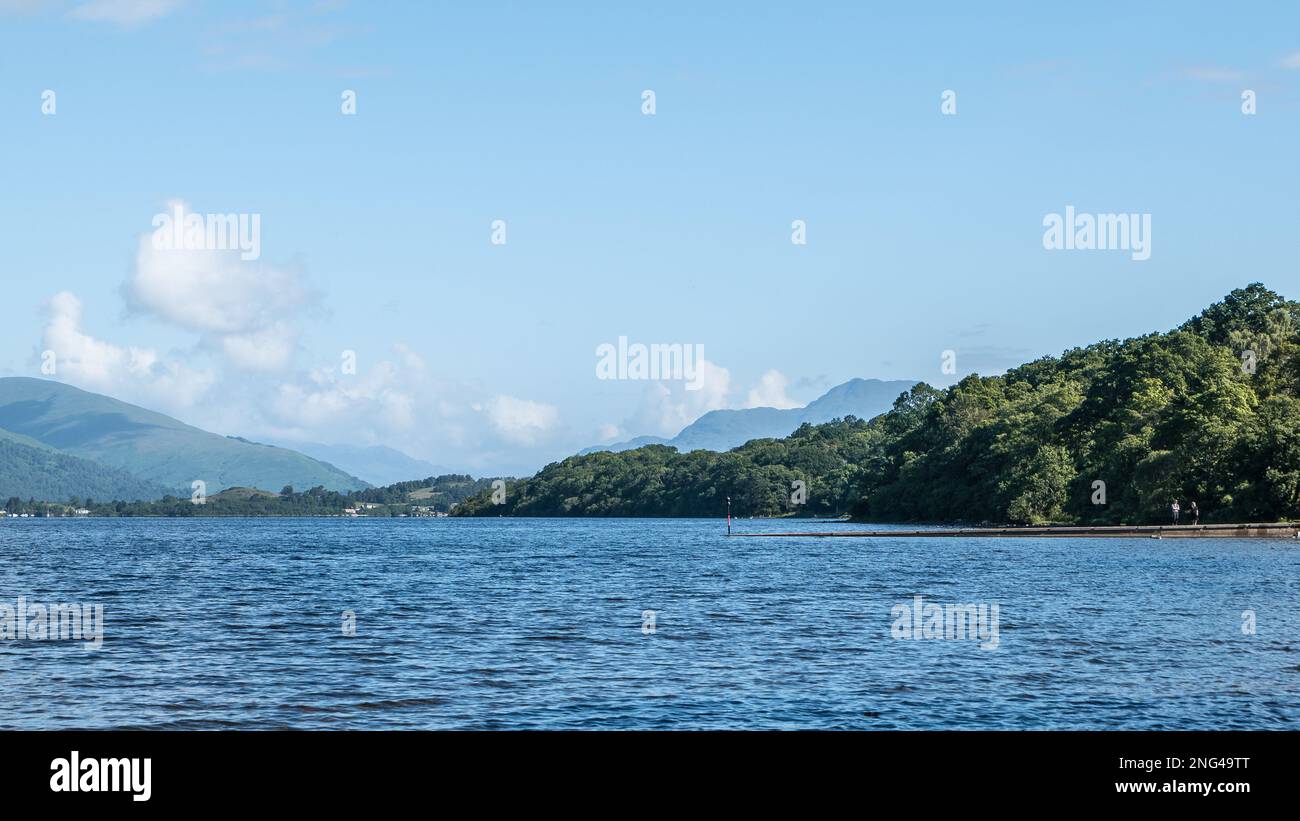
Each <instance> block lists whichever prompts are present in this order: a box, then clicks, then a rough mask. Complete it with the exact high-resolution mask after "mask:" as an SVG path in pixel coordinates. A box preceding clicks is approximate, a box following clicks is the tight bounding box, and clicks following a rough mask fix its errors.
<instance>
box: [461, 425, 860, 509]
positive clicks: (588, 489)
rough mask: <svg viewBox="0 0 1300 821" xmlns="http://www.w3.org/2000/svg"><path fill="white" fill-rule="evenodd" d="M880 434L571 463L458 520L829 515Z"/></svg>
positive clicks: (838, 433) (793, 438)
mask: <svg viewBox="0 0 1300 821" xmlns="http://www.w3.org/2000/svg"><path fill="white" fill-rule="evenodd" d="M879 436H880V434H879V433H878V432H876V431H873V430H872V429H871V428H870V426H868V425H867V423H866V422H864V421H862V420H859V419H855V418H853V417H849V418H847V419H844V420H836V421H834V422H829V423H827V424H824V425H816V426H813V425H807V424H805V425H803V426H802V427H800V428H799V429H798V430H796V431H795V432H794V433H793V434H791V435H790V436H788V437H786V438H784V439H755V440H753V441H751V442H748V443H746V444H744V445H742V446H741V447H738V448H735V449H734V450H731V451H728V452H726V453H716V452H714V451H708V450H696V451H691V452H689V453H678V452H677V450H676V449H675V448H671V447H668V446H666V445H649V446H647V447H643V448H637V449H635V450H627V451H622V452H620V453H609V452H604V451H601V452H597V453H591V454H588V455H586V456H574V457H571V458H569V459H565V460H564V461H563V462H557V463H555V464H551V465H548V466H547V467H546V468H544V469H543V470H542V471H541V472H540V473H538V474H537V475H536V476H534V477H532V478H531V479H524V480H521V481H518V482H513V483H510V484H509V485H507V487H506V498H505V503H504V504H501V505H497V504H493V503H492V499H491V494H490V493H484V494H480V495H479V496H476V497H474V498H471V499H469V500H467V501H466V502H465V503H463V504H462V505H461V506H460V507H458V508H457V509H456V510H455V515H462V516H496V515H514V516H720V515H723V514H724V513H725V512H726V509H727V503H726V497H728V496H730V497H731V509H732V512H733V513H734V514H735V515H737V516H776V515H782V514H790V513H802V514H813V515H816V514H822V515H828V514H835V513H838V512H842V511H846V510H848V509H849V506H850V505H851V504H852V503H853V500H854V499H855V498H856V492H857V483H858V478H859V474H860V468H858V467H857V465H858V464H859V463H863V462H866V461H867V459H868V457H869V455H870V453H871V442H872V441H873V440H874V439H876V438H879ZM795 482H803V483H804V485H803V486H804V490H805V491H806V498H805V501H804V502H803V503H802V504H800V503H796V502H795V501H793V500H792V497H795V496H796V491H797V487H796V486H795V484H794V483H795Z"/></svg>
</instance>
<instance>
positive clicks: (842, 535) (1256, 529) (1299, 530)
mask: <svg viewBox="0 0 1300 821" xmlns="http://www.w3.org/2000/svg"><path fill="white" fill-rule="evenodd" d="M728 535H729V536H730V537H733V538H778V539H789V538H804V537H810V538H819V539H823V538H829V539H904V538H906V539H918V538H920V539H943V538H948V539H954V538H971V537H984V536H993V537H997V538H1016V537H1018V538H1044V537H1047V538H1059V537H1068V538H1072V539H1078V538H1091V539H1103V538H1111V539H1134V538H1150V539H1300V522H1297V523H1282V524H1205V525H1107V526H1098V527H1089V526H1086V525H1047V526H1043V527H960V528H926V529H923V530H822V531H807V532H802V533H731V534H728Z"/></svg>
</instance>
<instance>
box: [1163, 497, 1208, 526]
mask: <svg viewBox="0 0 1300 821" xmlns="http://www.w3.org/2000/svg"><path fill="white" fill-rule="evenodd" d="M1169 510H1170V511H1172V512H1173V514H1174V524H1178V514H1179V513H1181V512H1182V508H1181V507H1179V505H1178V500H1177V499H1174V503H1173V504H1172V505H1170V506H1169ZM1187 516H1188V518H1189V519H1191V520H1192V524H1194V525H1195V524H1200V522H1201V509H1200V508H1199V507H1197V506H1196V502H1188V504H1187Z"/></svg>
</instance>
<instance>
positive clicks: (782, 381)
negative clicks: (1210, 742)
mask: <svg viewBox="0 0 1300 821" xmlns="http://www.w3.org/2000/svg"><path fill="white" fill-rule="evenodd" d="M789 384H790V383H789V380H787V379H786V378H785V375H784V374H782V373H781V372H780V371H777V370H771V371H768V372H767V373H765V374H763V376H762V377H760V378H759V380H758V385H756V386H755V387H753V388H751V389H750V391H749V402H748V404H746V406H745V407H747V408H780V409H782V410H784V409H787V408H798V407H801V405H800V403H798V402H796V401H794V400H793V399H791V398H790V397H789V396H787V395H786V392H785V391H786V388H787V387H788V386H789Z"/></svg>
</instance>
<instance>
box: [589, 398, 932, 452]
mask: <svg viewBox="0 0 1300 821" xmlns="http://www.w3.org/2000/svg"><path fill="white" fill-rule="evenodd" d="M915 384H917V383H916V382H914V381H909V380H893V381H883V380H880V379H850V380H849V381H848V382H845V383H844V384H842V385H837V386H835V387H834V388H831V389H830V390H829V391H827V392H826V393H824V394H822V395H821V396H820V397H819V398H817V399H815V400H813V401H812V402H810V403H808V405H806V406H804V407H802V408H789V409H785V410H782V409H778V408H746V409H743V410H715V411H709V412H708V413H706V414H704V415H703V416H701V417H700V418H699V419H697V420H695V421H694V422H693V423H691V424H689V425H687V426H686V427H685V428H683V429H682V431H681V433H678V434H677V435H676V436H674V437H673V438H671V439H665V438H664V437H662V436H638V437H636V438H635V439H629V440H627V441H626V442H618V443H616V444H613V445H597V446H596V447H591V448H587V449H585V450H583V451H580V452H579V455H580V456H584V455H586V454H588V453H595V452H597V451H602V450H608V451H614V452H618V451H624V450H632V449H633V448H639V447H643V446H645V445H671V446H672V447H675V448H677V449H678V450H679V451H681V452H683V453H686V452H687V451H692V450H717V451H724V450H731V449H732V448H735V447H739V446H741V445H743V444H745V443H746V442H748V441H749V440H751V439H769V438H779V437H783V436H789V435H790V434H791V433H793V432H794V431H795V429H796V428H798V427H799V426H800V425H802V424H803V423H805V422H807V423H809V424H812V425H820V424H822V423H824V422H829V421H831V420H832V419H843V418H844V417H846V416H856V417H858V418H859V419H870V418H872V417H873V416H879V415H880V414H882V413H885V412H886V411H888V410H889V409H890V408H891V407H893V404H894V400H895V399H897V398H898V397H899V395H900V394H903V393H906V392H907V391H909V390H911V389H912V386H913V385H915Z"/></svg>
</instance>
